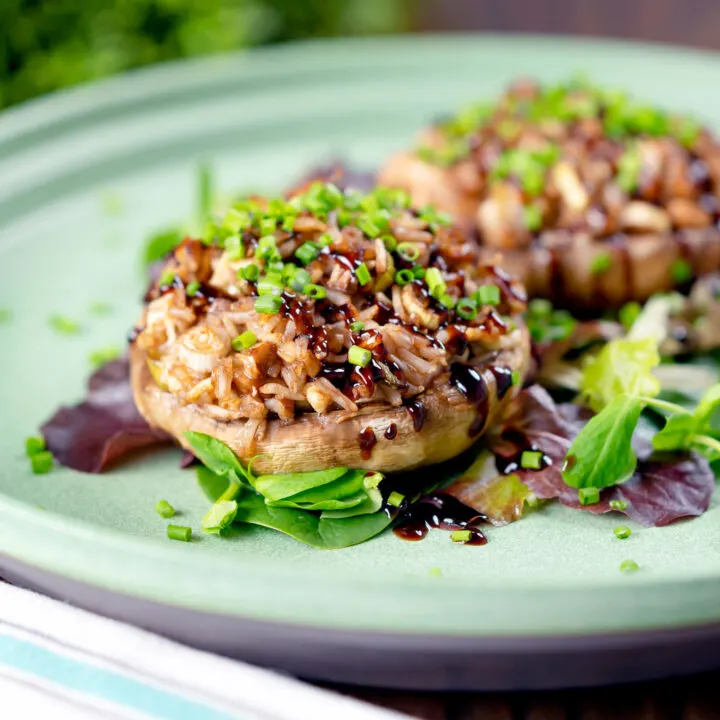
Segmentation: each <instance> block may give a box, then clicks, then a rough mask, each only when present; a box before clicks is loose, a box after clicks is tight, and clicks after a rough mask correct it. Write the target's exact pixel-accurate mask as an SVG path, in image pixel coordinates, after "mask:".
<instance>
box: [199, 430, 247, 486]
mask: <svg viewBox="0 0 720 720" xmlns="http://www.w3.org/2000/svg"><path fill="white" fill-rule="evenodd" d="M185 439H186V440H187V441H188V442H189V443H190V445H191V446H192V449H193V452H194V453H195V455H196V456H197V458H198V460H200V462H201V463H203V465H205V466H206V467H207V468H209V469H210V470H212V471H213V472H214V473H217V474H218V475H226V476H227V477H229V478H231V479H232V478H234V479H237V480H240V479H241V478H242V479H244V480H247V481H250V479H251V477H250V474H249V473H248V471H247V470H246V469H245V468H244V467H243V466H242V465H241V464H240V461H239V460H238V458H237V455H235V453H234V452H233V451H232V450H231V449H230V448H229V447H228V446H227V445H226V444H225V443H223V442H220V440H216V439H215V438H214V437H211V436H210V435H206V434H205V433H198V432H192V431H190V430H188V431H187V432H186V433H185Z"/></svg>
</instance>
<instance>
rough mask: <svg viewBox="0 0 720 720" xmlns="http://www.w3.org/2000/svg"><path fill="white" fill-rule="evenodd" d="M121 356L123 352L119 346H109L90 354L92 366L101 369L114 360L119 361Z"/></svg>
mask: <svg viewBox="0 0 720 720" xmlns="http://www.w3.org/2000/svg"><path fill="white" fill-rule="evenodd" d="M121 354H122V350H121V349H120V348H119V347H118V346H117V345H107V346H106V347H102V348H98V349H97V350H93V351H92V352H91V353H90V364H91V365H92V366H93V367H96V368H99V367H102V366H103V365H107V364H108V363H109V362H112V361H113V360H117V359H118V358H119V357H120V355H121Z"/></svg>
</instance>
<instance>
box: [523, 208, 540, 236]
mask: <svg viewBox="0 0 720 720" xmlns="http://www.w3.org/2000/svg"><path fill="white" fill-rule="evenodd" d="M523 222H524V223H525V227H526V228H527V229H528V230H530V232H537V231H538V230H539V229H540V228H541V227H542V212H541V211H540V208H539V207H538V206H537V205H527V206H525V207H524V208H523Z"/></svg>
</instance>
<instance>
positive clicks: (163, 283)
mask: <svg viewBox="0 0 720 720" xmlns="http://www.w3.org/2000/svg"><path fill="white" fill-rule="evenodd" d="M174 282H175V273H174V272H173V271H172V270H166V271H165V272H164V273H163V274H162V275H161V276H160V281H159V283H160V287H170V285H172V284H173V283H174Z"/></svg>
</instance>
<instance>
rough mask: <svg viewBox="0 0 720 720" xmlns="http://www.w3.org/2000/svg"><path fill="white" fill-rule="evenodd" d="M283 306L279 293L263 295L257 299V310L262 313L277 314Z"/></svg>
mask: <svg viewBox="0 0 720 720" xmlns="http://www.w3.org/2000/svg"><path fill="white" fill-rule="evenodd" d="M281 307H282V298H281V297H278V296H277V295H263V296H262V297H259V298H256V299H255V312H258V313H261V314H262V315H277V313H279V312H280V308H281Z"/></svg>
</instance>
